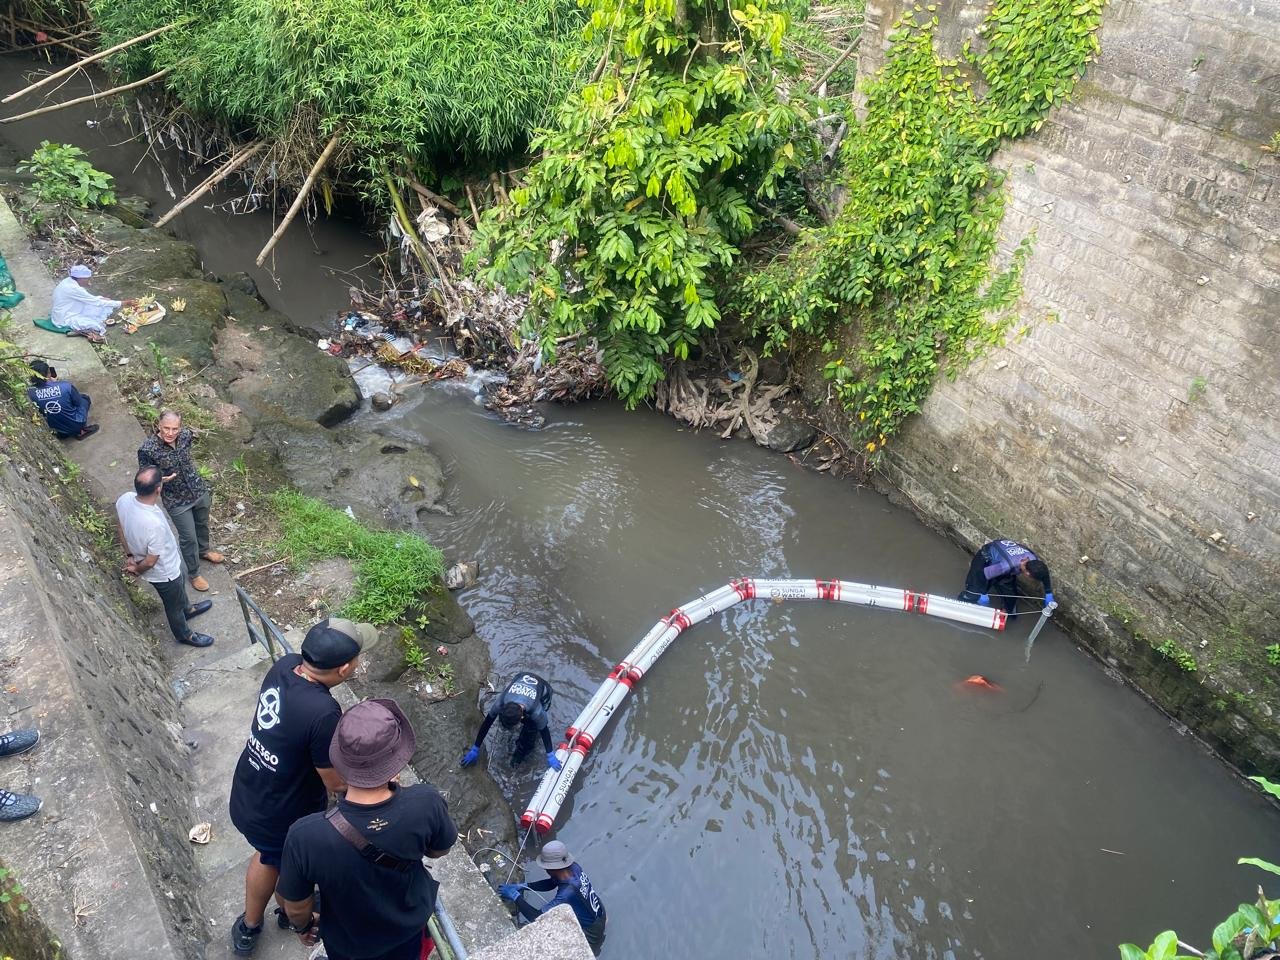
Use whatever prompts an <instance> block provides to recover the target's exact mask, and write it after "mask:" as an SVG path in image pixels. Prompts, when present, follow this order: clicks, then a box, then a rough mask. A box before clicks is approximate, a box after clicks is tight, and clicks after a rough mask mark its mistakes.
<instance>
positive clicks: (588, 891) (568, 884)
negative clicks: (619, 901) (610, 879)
mask: <svg viewBox="0 0 1280 960" xmlns="http://www.w3.org/2000/svg"><path fill="white" fill-rule="evenodd" d="M534 862H535V863H536V864H537V865H538V866H540V867H541V868H542V869H543V870H545V871H547V874H548V876H547V879H545V880H535V881H534V882H533V883H504V884H501V885H500V886H499V887H498V895H499V896H500V897H502V899H503V900H510V901H512V902H513V903H515V905H516V909H517V910H519V911H520V916H521V917H522V918H523V919H525V920H537V919H538V917H540V916H542V915H543V914H544V913H546V912H547V911H548V910H553V909H555V908H556V907H558V906H560V904H562V903H565V904H568V905H569V906H570V907H572V908H573V913H574V915H575V916H576V917H577V918H578V923H580V924H581V925H582V934H583V936H585V937H586V938H587V946H589V947H590V948H591V952H592V953H593V954H595V955H596V956H597V957H598V956H600V948H601V947H603V946H604V927H605V915H604V904H603V903H601V902H600V897H599V896H597V895H596V891H595V888H594V887H592V886H591V878H590V877H588V876H587V875H586V874H585V873H584V872H583V870H582V867H580V866H578V864H577V863H576V862H575V861H574V859H573V854H571V853H570V852H569V848H568V847H566V846H565V845H564V844H563V843H562V842H561V841H559V840H552V841H551V842H549V843H548V844H547V845H546V846H545V847H543V848H542V852H541V853H539V854H538V856H537V859H536V860H535V861H534ZM524 890H533V891H535V892H537V893H548V892H550V891H552V890H554V891H555V892H556V895H555V897H553V898H552V900H551V902H550V903H546V904H543V905H542V906H541V907H535V906H534V905H533V904H531V903H526V902H525V900H524V899H523V898H522V896H521V891H524Z"/></svg>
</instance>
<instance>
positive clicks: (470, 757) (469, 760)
mask: <svg viewBox="0 0 1280 960" xmlns="http://www.w3.org/2000/svg"><path fill="white" fill-rule="evenodd" d="M479 759H480V748H479V747H477V746H475V745H474V744H472V745H471V746H470V747H468V748H467V752H466V753H464V754H463V755H462V765H463V766H464V767H469V766H471V765H472V764H473V763H475V762H476V761H477V760H479Z"/></svg>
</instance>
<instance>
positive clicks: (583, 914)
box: [516, 863, 604, 930]
mask: <svg viewBox="0 0 1280 960" xmlns="http://www.w3.org/2000/svg"><path fill="white" fill-rule="evenodd" d="M529 889H530V890H537V891H538V892H539V893H546V892H548V891H550V890H554V891H555V892H556V895H555V896H554V897H553V898H552V899H551V902H550V903H547V904H544V905H543V906H541V907H536V906H534V905H533V904H531V903H527V902H526V901H525V900H523V899H521V900H517V901H516V907H517V908H518V909H519V911H520V915H521V916H523V917H524V918H525V919H526V920H536V919H537V918H538V917H540V916H541V915H542V914H544V913H546V912H547V911H548V910H553V909H555V908H556V907H558V906H560V904H562V903H567V904H568V905H569V906H570V907H572V908H573V913H574V916H576V917H577V918H578V923H580V924H581V925H582V929H584V930H585V929H587V928H588V927H591V926H594V925H595V924H596V923H597V922H598V921H600V920H602V919H604V904H603V903H601V902H600V897H599V896H597V894H596V891H595V888H594V887H592V886H591V878H590V877H588V876H587V875H586V874H585V873H584V872H583V870H582V867H580V866H578V864H576V863H574V864H572V865H571V866H570V867H569V879H568V880H565V881H560V880H557V879H556V878H555V877H547V878H545V879H543V880H535V881H534V882H533V883H531V884H529Z"/></svg>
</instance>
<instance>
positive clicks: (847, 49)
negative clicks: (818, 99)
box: [810, 35, 862, 90]
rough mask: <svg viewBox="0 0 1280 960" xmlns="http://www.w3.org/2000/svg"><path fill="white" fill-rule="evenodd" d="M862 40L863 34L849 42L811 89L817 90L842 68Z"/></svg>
mask: <svg viewBox="0 0 1280 960" xmlns="http://www.w3.org/2000/svg"><path fill="white" fill-rule="evenodd" d="M861 42H862V37H861V35H859V36H858V37H857V39H855V40H854V41H853V43H851V44H849V45H848V46H847V47H845V48H844V52H842V53H841V54H840V56H838V57H836V58H835V60H834V61H832V64H831V66H829V67H827V72H826V73H824V74H823V75H822V76H821V77H819V78H818V82H817V83H815V84H814V85H813V86H812V87H811V88H810V89H812V90H817V89H818V88H819V87H821V86H822V85H823V84H824V83H826V82H827V81H828V80H830V79H831V76H832V74H834V73H835V72H836V71H837V70H839V69H840V64H842V63H844V62H845V61H846V60H848V59H849V58H850V57H851V56H853V52H854V51H855V50H857V49H858V44H859V43H861Z"/></svg>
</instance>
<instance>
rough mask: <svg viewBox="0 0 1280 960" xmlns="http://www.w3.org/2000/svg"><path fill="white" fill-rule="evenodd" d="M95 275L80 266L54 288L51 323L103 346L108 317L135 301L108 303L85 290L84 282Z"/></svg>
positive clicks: (76, 266)
mask: <svg viewBox="0 0 1280 960" xmlns="http://www.w3.org/2000/svg"><path fill="white" fill-rule="evenodd" d="M92 276H93V272H92V271H91V270H90V269H89V268H88V267H86V266H84V265H83V264H80V263H77V264H76V265H75V266H74V267H72V268H71V270H70V271H69V273H68V275H67V276H66V277H64V278H63V279H62V280H60V281H59V282H58V285H57V286H56V287H54V288H53V304H52V306H51V307H50V308H49V319H50V320H51V321H53V322H54V323H55V324H57V325H58V326H60V327H69V328H70V330H71V333H73V334H76V335H78V336H81V337H87V338H88V339H89V340H90V341H92V342H93V343H101V342H102V341H103V338H105V337H106V335H107V317H109V316H111V314H112V313H113V312H114V311H116V310H119V309H120V308H121V307H122V306H125V305H126V304H129V305H132V304H133V303H134V301H133V300H109V299H108V298H106V297H99V296H98V295H97V294H93V293H90V292H89V291H88V290H86V289H85V281H86V280H88V279H89V278H90V277H92Z"/></svg>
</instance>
